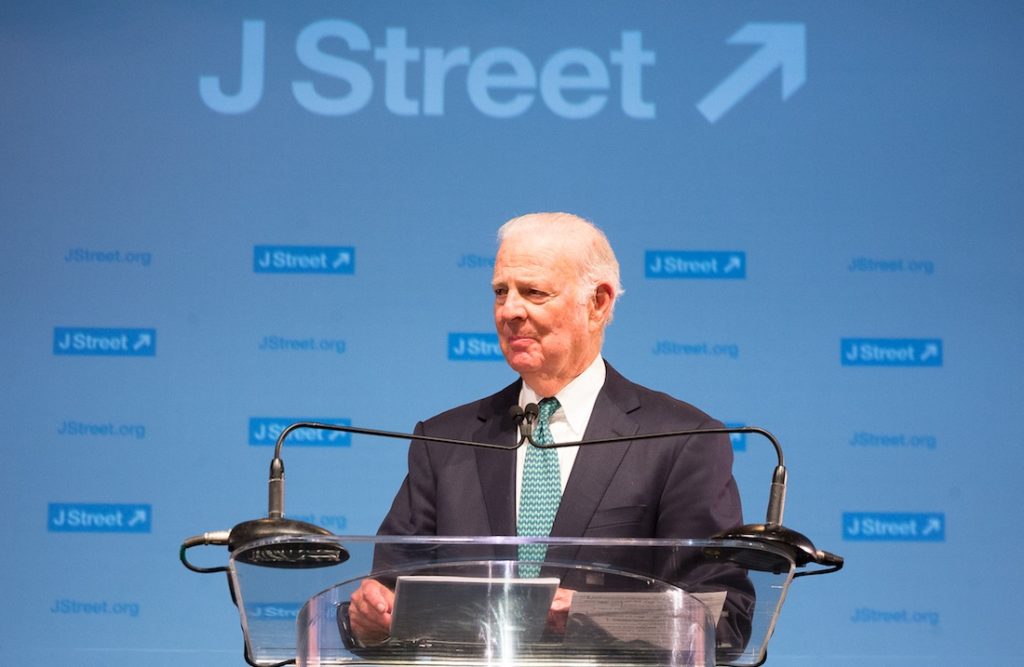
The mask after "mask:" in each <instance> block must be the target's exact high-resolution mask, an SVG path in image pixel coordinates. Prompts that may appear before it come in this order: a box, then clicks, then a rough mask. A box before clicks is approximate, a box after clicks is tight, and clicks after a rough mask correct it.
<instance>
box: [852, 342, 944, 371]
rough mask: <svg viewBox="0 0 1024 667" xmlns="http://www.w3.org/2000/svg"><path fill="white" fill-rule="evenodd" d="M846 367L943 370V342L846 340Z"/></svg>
mask: <svg viewBox="0 0 1024 667" xmlns="http://www.w3.org/2000/svg"><path fill="white" fill-rule="evenodd" d="M839 354H840V358H841V359H842V364H843V366H941V365H942V339H940V338H843V339H842V341H840V345H839Z"/></svg>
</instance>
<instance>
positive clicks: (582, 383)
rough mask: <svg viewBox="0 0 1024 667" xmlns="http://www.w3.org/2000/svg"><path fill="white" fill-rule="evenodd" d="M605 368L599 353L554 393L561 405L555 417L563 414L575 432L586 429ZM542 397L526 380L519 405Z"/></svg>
mask: <svg viewBox="0 0 1024 667" xmlns="http://www.w3.org/2000/svg"><path fill="white" fill-rule="evenodd" d="M606 375H607V370H606V369H605V365H604V358H603V357H602V356H601V355H600V354H599V355H597V357H596V358H595V359H594V361H593V362H591V364H590V365H589V366H587V369H586V370H585V371H583V372H582V373H580V374H579V375H578V376H576V377H575V378H574V379H573V381H572V382H570V383H569V384H567V385H565V386H564V387H563V388H562V391H560V392H558V393H557V394H555V398H557V399H558V403H559V405H560V406H561V407H560V408H559V409H558V411H556V412H555V415H554V417H555V418H557V416H558V415H559V413H561V414H562V415H564V417H565V420H566V421H567V422H568V423H569V427H570V428H571V429H572V430H573V431H575V432H576V433H579V434H581V435H580V437H582V434H583V432H584V431H586V430H587V423H588V422H589V421H590V414H591V413H592V412H593V411H594V403H596V402H597V395H598V394H599V393H600V392H601V387H603V386H604V380H605V376H606ZM542 398H548V397H547V396H540V395H538V394H537V392H536V391H534V390H533V388H532V387H530V386H529V385H528V384H526V381H525V380H524V381H523V387H522V389H521V390H520V391H519V405H520V406H523V407H525V406H526V405H527V404H529V403H540V401H541V399H542Z"/></svg>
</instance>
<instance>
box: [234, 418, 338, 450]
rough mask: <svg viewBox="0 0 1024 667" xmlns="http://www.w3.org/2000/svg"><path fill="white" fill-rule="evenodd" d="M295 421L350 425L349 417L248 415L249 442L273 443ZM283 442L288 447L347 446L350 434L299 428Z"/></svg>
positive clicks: (256, 443)
mask: <svg viewBox="0 0 1024 667" xmlns="http://www.w3.org/2000/svg"><path fill="white" fill-rule="evenodd" d="M296 422H319V423H321V424H334V425H336V426H351V425H352V420H351V419H340V418H337V417H250V418H249V444H250V445H253V446H261V445H273V444H275V443H277V439H278V438H279V437H280V436H281V433H282V432H283V431H284V430H285V429H286V428H287V427H288V426H290V425H292V424H294V423H296ZM285 444H286V445H288V446H290V447H295V446H299V447H303V446H305V447H348V446H349V445H351V444H352V434H351V433H344V432H342V431H325V430H322V429H315V428H300V429H297V430H295V431H292V432H291V433H289V434H288V439H287V440H286V441H285Z"/></svg>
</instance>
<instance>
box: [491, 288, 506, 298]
mask: <svg viewBox="0 0 1024 667" xmlns="http://www.w3.org/2000/svg"><path fill="white" fill-rule="evenodd" d="M506 294H508V289H507V288H505V287H495V288H494V296H496V297H498V298H501V297H503V296H505V295H506Z"/></svg>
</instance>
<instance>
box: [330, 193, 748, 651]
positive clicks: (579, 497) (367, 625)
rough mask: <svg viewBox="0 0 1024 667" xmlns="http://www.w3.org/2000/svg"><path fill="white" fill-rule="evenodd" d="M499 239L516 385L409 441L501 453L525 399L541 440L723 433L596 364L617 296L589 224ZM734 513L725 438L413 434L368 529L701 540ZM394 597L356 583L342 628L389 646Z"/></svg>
mask: <svg viewBox="0 0 1024 667" xmlns="http://www.w3.org/2000/svg"><path fill="white" fill-rule="evenodd" d="M498 237H499V240H500V247H499V249H498V254H497V257H496V259H495V264H494V276H493V280H492V287H493V289H494V323H495V326H496V328H497V331H498V338H499V341H500V343H501V350H502V352H503V353H504V356H505V359H506V360H507V362H508V364H509V366H511V367H512V369H513V370H514V371H516V372H517V373H518V374H519V376H520V378H521V379H520V380H518V381H516V382H515V383H513V384H512V385H510V386H508V387H506V388H505V389H503V390H501V391H500V392H498V393H497V394H494V395H492V396H489V397H487V398H484V399H482V400H479V401H475V402H473V403H469V404H467V405H463V406H461V407H457V408H455V409H453V410H449V411H447V412H444V413H442V414H440V415H438V416H436V417H433V418H432V419H429V420H427V421H425V422H422V423H420V424H418V425H417V428H416V432H417V434H423V435H428V436H439V437H447V438H456V439H460V440H471V441H476V442H489V443H509V444H511V443H513V442H514V441H515V438H516V429H515V426H514V424H513V422H512V419H511V417H510V416H509V408H510V407H511V406H513V405H517V404H518V405H520V406H526V405H527V404H529V403H538V404H540V406H541V411H540V412H541V414H540V418H539V421H538V425H537V432H538V434H539V437H543V438H548V439H549V440H548V441H551V442H574V441H578V440H584V439H597V438H607V437H614V436H623V435H634V434H642V433H658V432H666V431H679V430H685V429H694V428H713V427H720V426H721V424H720V423H719V422H716V421H714V420H713V419H711V418H710V417H708V416H707V415H706V414H704V413H703V412H701V411H699V410H698V409H696V408H695V407H693V406H691V405H688V404H686V403H683V402H681V401H678V400H676V399H674V398H671V397H670V396H668V395H666V394H662V393H659V392H655V391H652V390H650V389H647V388H644V387H642V386H640V385H637V384H634V383H632V382H630V381H629V380H627V379H625V378H624V377H623V376H622V375H620V374H619V373H618V372H616V371H615V370H614V369H613V368H612V367H611V366H610V365H608V364H607V363H606V362H605V361H604V359H603V358H602V356H601V347H602V343H603V341H604V331H605V327H606V326H607V325H608V323H609V322H610V321H611V319H612V311H613V309H614V306H615V300H616V298H617V297H618V295H619V294H620V293H621V291H622V289H621V287H620V284H619V266H618V262H617V261H616V259H615V255H614V253H613V252H612V249H611V247H610V245H609V244H608V240H607V239H606V238H605V235H604V234H603V233H602V232H601V231H600V230H599V229H597V228H596V227H595V226H594V225H592V224H591V223H590V222H588V221H586V220H583V219H582V218H579V217H577V216H574V215H569V214H565V213H537V214H532V215H525V216H522V217H519V218H515V219H513V220H510V221H509V222H507V223H506V224H505V225H504V226H502V228H501V230H500V231H499V234H498ZM551 399H554V400H551ZM538 452H540V453H541V455H538V454H537V453H538ZM556 452H557V453H556ZM545 456H550V457H555V458H556V459H557V463H552V462H551V461H550V460H547V461H544V460H542V459H543V457H545ZM545 480H546V481H545ZM545 485H547V487H546V489H547V492H549V493H553V494H555V495H556V503H555V504H556V505H557V512H556V513H555V510H551V513H553V516H551V514H550V513H549V514H548V515H547V516H544V514H545V512H544V511H543V510H536V509H534V508H533V503H535V502H536V501H535V500H534V497H535V496H536V495H537V491H538V489H540V490H541V492H542V494H543V492H544V490H545ZM551 485H554V486H553V489H552V486H551ZM558 494H560V497H561V500H560V502H557V496H558ZM538 515H540V516H539V524H540V529H539V532H538V525H537V524H538ZM741 519H742V514H741V511H740V502H739V495H738V492H737V489H736V484H735V481H734V480H733V477H732V449H731V447H730V446H729V443H728V440H727V439H726V438H725V437H724V436H707V435H705V436H692V437H685V438H675V439H666V440H643V441H635V442H626V443H616V444H611V445H601V446H593V447H582V448H580V447H569V448H559V449H553V450H540V449H538V448H536V447H532V446H529V447H520V448H519V449H518V450H515V451H504V450H491V449H474V448H468V447H454V446H447V445H432V444H429V443H424V442H421V441H414V442H413V443H412V444H411V446H410V451H409V473H408V476H407V477H406V478H405V481H404V482H403V484H402V487H401V489H400V490H399V492H398V495H397V496H396V498H395V500H394V504H393V505H392V507H391V510H390V512H389V513H388V515H387V517H386V518H385V519H384V522H383V524H382V525H381V527H380V531H379V532H380V534H388V535H517V534H519V535H537V534H550V535H552V536H564V537H605V538H612V537H666V538H667V537H674V538H706V537H710V536H711V535H713V534H715V533H718V532H719V531H722V530H724V529H727V528H731V527H734V526H736V525H738V524H740V523H742V521H741ZM393 599H394V596H393V593H392V592H391V591H390V590H389V589H388V588H387V587H385V586H384V585H383V584H381V583H378V582H376V581H373V580H366V581H365V582H364V583H363V584H362V586H361V588H360V589H359V590H358V591H357V592H356V593H355V594H354V595H353V597H352V602H351V606H350V610H349V615H350V618H351V624H352V630H353V633H354V634H355V635H356V636H357V637H359V638H360V639H363V640H366V641H373V640H375V639H380V638H384V637H386V636H387V635H388V631H389V628H390V624H391V610H392V602H393ZM555 605H556V607H557V606H559V605H561V606H564V607H567V606H568V598H567V597H566V596H564V595H562V594H560V595H559V596H557V597H556V602H555Z"/></svg>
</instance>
